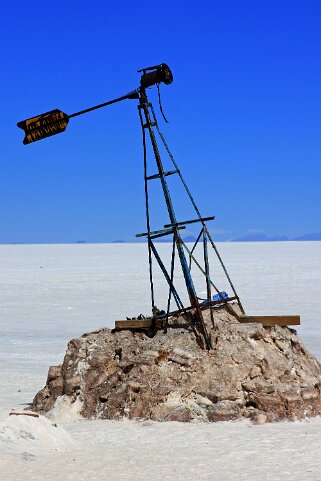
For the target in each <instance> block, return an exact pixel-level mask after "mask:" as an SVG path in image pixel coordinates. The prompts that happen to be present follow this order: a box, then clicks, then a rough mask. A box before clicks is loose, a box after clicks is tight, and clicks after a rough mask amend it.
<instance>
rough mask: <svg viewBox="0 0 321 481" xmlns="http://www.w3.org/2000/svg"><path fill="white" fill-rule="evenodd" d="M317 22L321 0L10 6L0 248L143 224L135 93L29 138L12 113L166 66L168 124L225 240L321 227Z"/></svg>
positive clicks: (68, 103)
mask: <svg viewBox="0 0 321 481" xmlns="http://www.w3.org/2000/svg"><path fill="white" fill-rule="evenodd" d="M320 24H321V3H320V1H319V0H315V1H313V0H306V1H295V0H292V1H282V0H279V1H273V0H269V1H264V0H262V1H258V0H256V1H254V0H253V1H248V0H242V1H224V2H223V1H202V0H201V1H198V2H196V1H193V2H191V1H175V0H172V1H168V0H163V1H162V2H154V1H150V2H145V1H140V0H137V1H123V2H120V1H98V0H92V1H91V2H87V1H86V2H84V1H79V0H78V1H75V0H69V1H68V2H66V1H60V0H55V1H47V2H43V1H41V2H40V1H33V2H25V1H12V2H5V1H2V2H1V29H0V36H1V46H2V47H1V53H0V55H1V63H0V65H1V109H0V113H1V133H0V140H1V175H0V183H1V185H0V202H1V206H2V209H1V214H0V215H1V218H0V221H1V230H0V242H3V243H7V242H8V243H11V242H73V241H77V240H86V241H87V242H103V241H112V240H115V239H125V240H134V235H135V234H136V233H137V232H143V231H145V220H144V197H143V163H142V145H141V131H140V125H139V119H138V114H137V103H136V101H125V102H122V103H120V104H116V105H114V106H110V107H107V108H105V109H101V110H99V111H96V112H92V113H90V114H87V115H84V116H81V117H78V118H75V119H71V120H70V123H69V126H68V128H67V131H66V132H65V133H63V134H60V135H57V136H55V137H51V138H49V139H46V140H43V141H40V142H37V143H34V144H31V145H28V146H24V145H23V144H22V139H23V132H22V131H20V130H19V129H18V128H17V127H16V123H17V121H19V120H24V119H26V118H28V117H31V116H33V115H37V114H40V113H43V112H46V111H48V110H51V109H54V108H59V109H61V110H63V111H65V112H66V113H68V114H71V113H73V112H75V111H78V110H80V109H82V108H87V107H90V106H92V105H95V104H97V103H101V102H104V101H106V100H109V99H111V98H114V97H118V96H120V95H122V94H124V93H126V92H128V91H129V90H131V89H132V88H135V87H136V86H138V83H139V74H137V72H136V70H137V69H139V68H142V67H145V66H148V65H154V64H157V63H161V62H166V63H168V65H170V67H171V68H172V71H173V74H174V83H173V84H172V85H170V86H163V87H162V89H161V91H162V101H163V107H164V110H165V113H166V115H167V117H168V119H169V121H170V123H169V124H168V125H166V124H164V122H163V121H162V119H161V117H160V118H159V121H160V125H161V127H162V129H163V132H164V134H165V136H166V139H167V141H168V143H169V144H170V147H171V149H172V151H173V153H174V155H175V158H176V160H177V162H178V163H179V166H180V168H181V170H182V172H183V174H184V175H185V178H186V180H187V183H188V185H189V187H190V188H191V190H192V192H193V194H194V197H195V199H196V201H197V203H198V205H199V207H200V209H201V212H202V213H203V215H204V216H207V215H216V220H215V222H214V223H213V224H212V231H213V232H214V233H215V232H216V238H217V240H220V239H228V238H232V237H237V236H240V235H245V234H247V233H249V232H264V233H266V234H267V235H276V234H280V235H281V234H284V235H288V236H290V237H292V236H293V237H294V236H298V235H301V234H304V233H306V232H318V231H321V223H320V218H321V195H320V183H321V182H320V178H321V167H320V153H321V141H320V127H321V93H320V92H321V91H320V86H321V62H320V53H321V52H320V51H321V29H320ZM150 98H151V100H152V101H154V102H155V108H156V111H157V112H158V111H159V109H158V106H157V96H156V92H154V91H151V92H150ZM150 160H151V161H152V158H150ZM150 172H151V173H153V166H152V164H151V168H150ZM155 182H157V181H155ZM154 188H155V193H154V194H153V195H152V197H153V199H155V207H154V209H153V227H155V228H159V227H162V226H163V225H164V224H165V223H167V218H166V212H165V210H164V208H163V207H162V205H163V202H162V199H161V197H158V198H157V194H160V192H159V191H157V186H156V185H155V187H154ZM173 190H174V200H175V205H176V206H177V217H178V218H179V219H182V220H185V219H186V218H188V217H190V215H192V214H191V211H190V210H189V208H188V207H187V204H186V202H185V198H183V197H182V196H181V193H180V190H179V187H178V186H176V185H174V184H173ZM190 232H191V233H192V232H193V231H190ZM214 237H215V236H214Z"/></svg>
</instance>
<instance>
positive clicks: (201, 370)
mask: <svg viewBox="0 0 321 481" xmlns="http://www.w3.org/2000/svg"><path fill="white" fill-rule="evenodd" d="M233 310H234V311H235V313H236V314H233ZM203 313H204V318H205V322H206V325H207V328H208V330H209V332H210V333H211V338H212V345H213V349H212V350H211V351H205V350H201V349H200V347H199V346H198V344H197V343H196V341H195V334H194V333H193V331H192V329H191V328H190V325H189V324H188V323H187V322H186V320H184V319H183V318H171V319H170V327H169V329H168V331H167V333H166V334H164V333H163V331H158V332H157V333H156V335H154V337H149V336H148V335H147V334H146V333H144V332H138V331H136V332H131V331H118V332H115V331H112V330H110V329H101V330H99V331H95V332H92V333H89V334H84V335H83V336H82V337H80V338H79V339H73V340H72V341H70V342H69V344H68V349H67V352H66V355H65V358H64V361H63V364H62V365H60V366H52V367H50V368H49V372H48V379H47V383H46V386H45V387H44V388H43V389H42V390H41V391H40V392H39V393H38V394H37V395H36V397H35V399H34V401H33V410H35V411H37V412H40V413H44V412H48V411H49V410H50V409H51V408H52V407H53V405H54V403H55V401H56V400H57V398H58V397H59V396H63V395H65V396H67V397H68V398H69V399H70V400H71V401H73V402H74V401H76V400H77V402H79V401H81V402H82V415H83V416H84V417H86V418H90V417H97V418H105V419H123V418H130V419H133V418H141V419H153V420H157V421H191V420H203V421H223V420H230V419H237V418H242V417H245V418H251V419H252V420H253V421H254V422H256V423H263V422H266V421H268V422H271V421H277V420H281V419H285V418H287V419H290V420H295V419H300V418H303V417H305V416H315V415H319V414H320V413H321V398H320V390H321V365H320V364H319V363H318V362H317V360H316V359H315V358H314V357H313V356H312V355H311V354H310V353H309V352H308V351H307V350H306V349H305V347H304V346H303V344H302V342H300V340H299V339H298V337H297V335H296V332H295V331H294V330H292V329H289V328H287V327H279V326H275V327H272V328H271V327H270V328H264V327H263V326H262V325H261V324H256V323H255V324H254V323H251V324H243V323H240V322H239V321H238V316H237V306H236V305H234V306H233V309H232V308H228V309H227V308H226V307H220V308H213V309H212V316H211V314H210V311H209V310H207V311H203Z"/></svg>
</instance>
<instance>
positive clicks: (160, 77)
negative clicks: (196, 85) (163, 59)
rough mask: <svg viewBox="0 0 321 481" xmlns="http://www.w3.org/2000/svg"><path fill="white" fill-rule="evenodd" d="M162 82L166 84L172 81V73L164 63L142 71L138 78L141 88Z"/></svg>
mask: <svg viewBox="0 0 321 481" xmlns="http://www.w3.org/2000/svg"><path fill="white" fill-rule="evenodd" d="M162 82H163V83H164V84H166V85H169V84H171V83H172V82H173V74H172V72H171V69H170V68H169V66H168V65H166V63H161V64H160V65H158V66H157V67H156V69H155V70H152V71H151V72H147V73H144V74H143V75H142V76H141V79H140V85H141V87H143V88H147V87H151V86H152V85H155V84H159V83H162Z"/></svg>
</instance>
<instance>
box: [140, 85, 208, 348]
mask: <svg viewBox="0 0 321 481" xmlns="http://www.w3.org/2000/svg"><path fill="white" fill-rule="evenodd" d="M139 100H140V103H139V107H140V108H141V109H142V110H143V112H144V116H145V120H146V124H145V125H144V128H147V129H148V131H149V136H150V140H151V143H152V147H153V151H154V155H155V160H156V165H157V168H158V172H159V177H160V180H161V184H162V188H163V193H164V197H165V202H166V206H167V210H168V215H169V218H170V221H171V223H172V224H174V225H177V221H176V216H175V211H174V207H173V204H172V199H171V196H170V193H169V189H168V185H167V182H166V176H165V172H164V168H163V164H162V160H161V156H160V153H159V150H158V146H157V141H156V137H155V134H154V131H153V128H152V127H153V125H154V124H153V123H152V121H151V118H150V114H149V107H150V105H151V104H149V102H148V98H147V95H146V91H145V89H143V88H141V89H140V90H139ZM174 230H175V234H174V235H175V237H176V246H177V252H178V255H179V259H180V262H181V266H182V271H183V275H184V279H185V283H186V287H187V292H188V296H189V299H190V303H191V306H192V307H194V308H195V310H196V319H197V320H198V321H199V323H200V325H201V330H202V331H203V335H204V339H205V344H206V347H207V349H210V348H211V342H210V338H209V336H208V333H207V330H206V326H205V322H204V319H203V315H202V312H201V310H200V308H199V303H198V299H197V294H196V291H195V287H194V283H193V280H192V276H191V273H190V271H189V268H188V263H187V260H186V257H185V253H184V249H183V246H182V242H181V237H180V233H179V230H178V229H177V227H175V228H174Z"/></svg>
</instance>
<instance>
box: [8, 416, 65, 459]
mask: <svg viewBox="0 0 321 481" xmlns="http://www.w3.org/2000/svg"><path fill="white" fill-rule="evenodd" d="M73 444H74V440H73V438H72V437H71V435H70V434H69V433H67V431H66V430H65V429H64V428H62V427H61V426H58V425H56V424H53V423H52V422H50V420H49V419H47V418H46V417H45V416H39V417H34V416H28V415H27V414H26V413H22V414H21V415H11V416H7V418H6V419H5V421H4V422H3V423H1V424H0V452H2V453H11V454H14V453H25V452H29V453H39V451H41V450H49V451H56V452H65V451H67V450H68V448H71V447H72V446H73Z"/></svg>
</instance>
